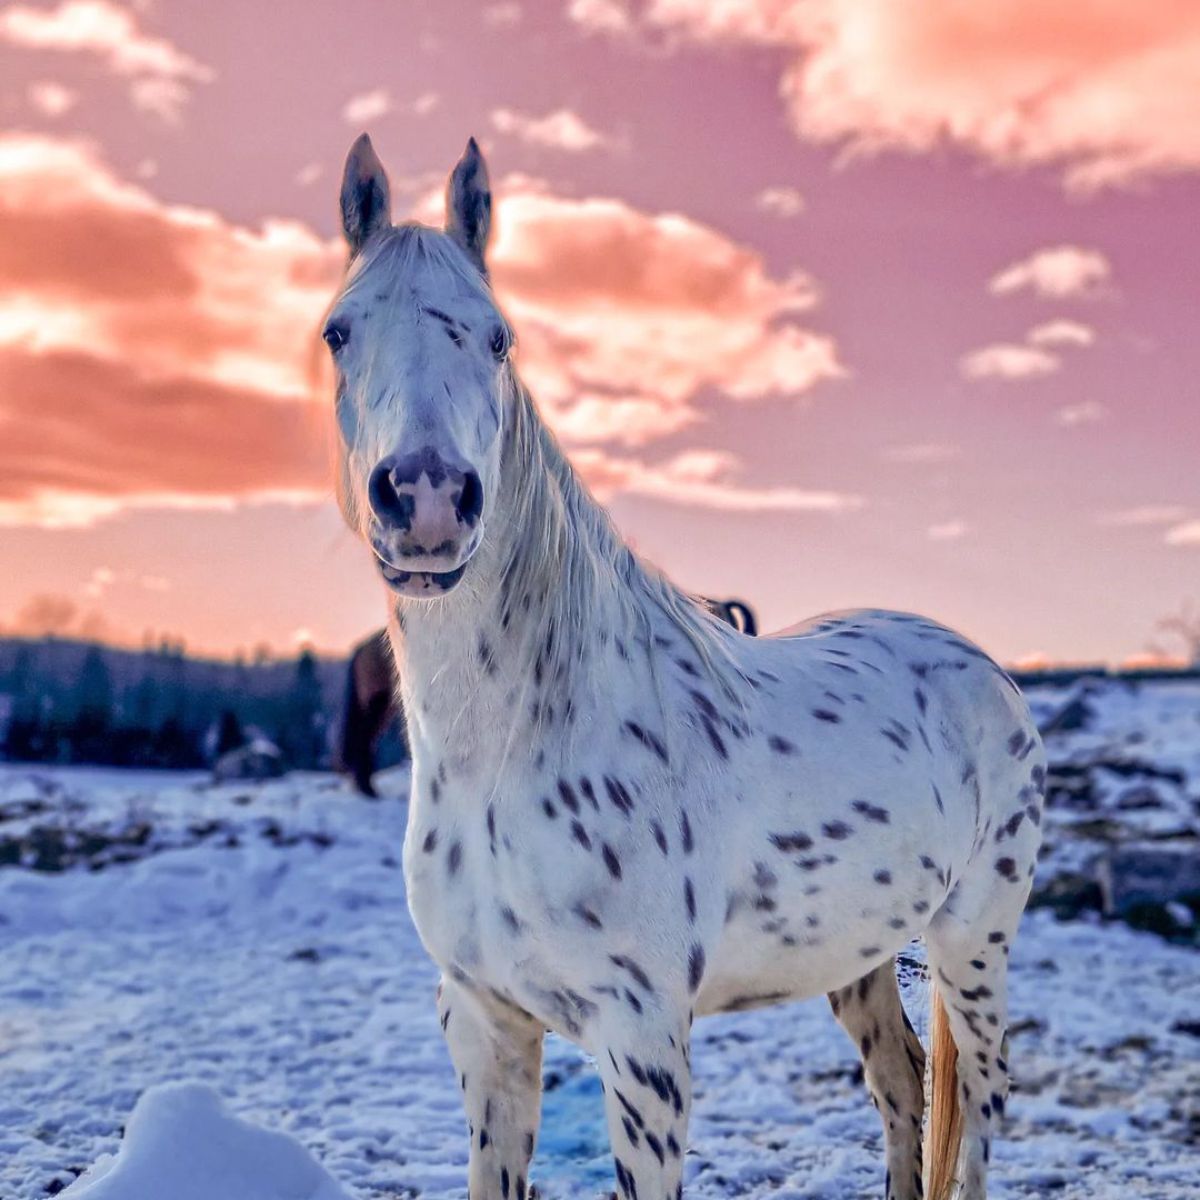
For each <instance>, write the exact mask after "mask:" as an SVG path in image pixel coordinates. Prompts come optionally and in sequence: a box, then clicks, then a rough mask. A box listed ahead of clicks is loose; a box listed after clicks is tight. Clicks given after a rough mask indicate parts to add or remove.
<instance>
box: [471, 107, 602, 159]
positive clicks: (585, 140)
mask: <svg viewBox="0 0 1200 1200" xmlns="http://www.w3.org/2000/svg"><path fill="white" fill-rule="evenodd" d="M491 120H492V125H493V127H494V128H495V129H497V130H498V131H499V132H500V133H505V134H509V135H510V136H512V137H515V138H517V139H518V140H519V141H522V142H525V143H526V144H527V145H530V146H541V147H543V148H547V149H552V150H565V151H567V152H568V153H569V154H581V153H583V152H584V151H587V150H597V149H600V148H602V147H607V146H611V145H613V142H612V139H611V138H609V137H607V136H606V135H605V134H603V133H601V132H600V131H599V130H597V129H593V128H592V127H591V126H590V125H589V124H588V123H587V122H586V121H585V120H584V119H583V118H582V117H580V116H579V115H578V114H577V113H574V112H572V111H571V110H570V109H569V108H560V109H556V110H555V111H554V112H552V113H547V114H546V115H545V116H544V117H531V116H529V115H527V114H526V113H519V112H515V111H514V110H513V109H511V108H497V109H495V110H494V111H493V112H492V115H491Z"/></svg>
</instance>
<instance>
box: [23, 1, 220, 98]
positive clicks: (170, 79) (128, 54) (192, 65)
mask: <svg viewBox="0 0 1200 1200" xmlns="http://www.w3.org/2000/svg"><path fill="white" fill-rule="evenodd" d="M0 41H5V42H8V43H9V44H10V45H14V46H20V47H22V48H25V49H29V50H40V51H47V50H51V51H59V52H63V53H71V54H89V55H92V56H94V57H96V58H98V59H100V60H101V61H102V62H103V63H104V64H105V66H106V67H107V68H108V69H109V70H110V71H111V72H112V73H113V74H115V75H119V76H123V77H125V78H127V79H129V80H130V84H129V89H130V96H131V98H132V100H133V102H134V104H135V105H136V106H137V107H139V108H142V109H145V110H146V111H149V112H154V113H156V114H157V115H158V116H160V117H162V118H164V119H165V120H168V121H174V120H177V119H178V117H179V112H180V109H181V108H182V107H183V105H184V104H185V103H186V101H187V99H188V97H189V96H190V94H191V86H192V85H193V84H196V83H209V82H211V81H212V79H213V77H214V74H213V71H212V69H211V68H210V67H207V66H205V65H204V64H203V63H200V62H197V61H196V59H194V58H192V57H191V55H189V54H185V53H184V52H183V51H182V50H180V49H179V48H178V47H177V46H175V45H174V44H173V43H172V42H170V41H169V40H167V39H166V38H161V37H155V36H153V35H151V34H148V33H146V32H145V31H144V30H143V29H142V28H141V27H140V25H139V23H138V19H137V17H136V16H135V15H134V14H133V13H132V12H130V11H129V10H128V9H126V8H122V7H120V6H118V5H116V4H112V3H109V0H60V2H59V4H58V5H57V7H54V8H37V7H34V6H32V5H28V4H19V3H18V4H10V5H9V6H8V7H7V8H5V9H4V10H3V11H0Z"/></svg>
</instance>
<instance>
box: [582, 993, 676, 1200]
mask: <svg viewBox="0 0 1200 1200" xmlns="http://www.w3.org/2000/svg"><path fill="white" fill-rule="evenodd" d="M605 1024H606V1029H605V1035H606V1036H605V1045H604V1047H603V1049H601V1050H600V1052H599V1054H598V1055H597V1058H598V1060H599V1066H600V1074H601V1078H602V1079H603V1080H604V1104H605V1111H606V1113H607V1115H608V1133H609V1138H610V1139H611V1142H612V1151H613V1159H614V1162H615V1164H616V1172H617V1187H618V1190H619V1194H620V1196H621V1197H623V1200H679V1197H680V1196H681V1195H682V1194H683V1184H682V1182H681V1180H682V1176H683V1153H684V1150H685V1149H686V1148H687V1123H688V1110H689V1109H690V1108H691V1101H692V1069H691V1060H690V1055H689V1049H688V1043H689V1024H690V1023H689V1021H688V1018H687V1015H686V1014H681V1015H675V1014H669V1015H666V1016H664V1015H662V1014H660V1015H652V1014H651V1012H650V1010H649V1007H647V1009H646V1011H644V1012H640V1013H634V1012H630V1013H628V1015H626V1014H624V1013H622V1014H620V1017H619V1018H618V1019H617V1020H615V1021H613V1022H606V1023H605Z"/></svg>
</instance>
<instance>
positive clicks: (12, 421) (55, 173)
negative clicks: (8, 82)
mask: <svg viewBox="0 0 1200 1200" xmlns="http://www.w3.org/2000/svg"><path fill="white" fill-rule="evenodd" d="M47 247H53V248H54V252H53V253H49V252H48V251H47ZM341 257H342V252H341V248H340V247H338V246H337V245H336V243H326V242H323V241H322V240H320V239H319V238H317V237H316V236H315V235H314V234H313V233H311V232H310V231H309V230H307V229H306V228H305V227H304V226H301V225H298V224H296V223H293V222H282V221H272V222H268V223H267V224H266V225H265V226H264V227H263V228H262V229H261V230H250V229H246V228H243V227H240V226H236V225H230V224H228V223H226V222H225V221H223V220H222V219H221V218H220V217H218V216H217V215H216V214H214V213H211V212H207V211H204V210H200V209H193V208H185V207H182V206H173V205H163V204H161V203H159V202H158V201H156V200H155V199H154V198H153V197H152V196H150V195H149V194H148V193H146V192H145V191H143V190H142V189H141V188H140V187H137V186H135V185H133V184H130V183H127V182H124V181H122V180H120V179H118V178H117V177H116V176H115V175H114V174H113V173H112V172H111V171H110V170H109V168H108V167H107V166H106V165H105V164H104V163H103V161H102V160H101V159H100V158H99V156H98V154H97V153H96V151H95V150H94V149H92V148H91V147H89V146H88V145H86V144H84V143H80V142H68V141H62V140H58V139H52V138H46V137H35V136H29V135H19V134H10V135H5V136H0V428H2V429H3V435H2V436H0V522H2V523H7V524H11V523H14V522H19V523H27V522H37V523H45V524H85V523H87V522H89V521H91V520H93V519H95V518H97V517H98V516H103V515H106V514H109V513H112V512H114V511H117V510H118V509H119V508H121V507H123V506H129V505H146V504H228V503H229V502H231V500H232V499H233V498H235V497H239V496H261V495H293V496H294V495H296V494H297V493H304V494H307V495H309V496H317V495H323V494H325V493H326V491H327V487H326V482H325V474H326V471H325V461H326V460H325V457H324V453H323V451H322V450H321V448H320V447H321V436H322V435H321V430H320V425H319V422H315V421H314V420H313V418H312V416H311V415H310V412H309V410H308V405H307V402H308V400H309V398H310V384H309V368H308V364H309V362H310V356H311V353H312V335H313V330H314V328H315V326H316V322H317V320H318V319H319V316H320V314H321V312H322V311H323V309H324V307H325V305H326V304H327V303H328V299H329V296H330V294H331V293H332V289H333V287H334V284H335V282H336V280H337V278H338V276H339V274H340V268H341Z"/></svg>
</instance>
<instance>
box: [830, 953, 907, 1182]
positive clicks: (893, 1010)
mask: <svg viewBox="0 0 1200 1200" xmlns="http://www.w3.org/2000/svg"><path fill="white" fill-rule="evenodd" d="M829 1003H830V1006H831V1007H832V1008H833V1015H834V1016H835V1017H836V1018H837V1020H838V1023H839V1024H840V1025H841V1027H842V1028H843V1029H844V1030H845V1031H846V1032H847V1033H848V1034H849V1035H850V1040H851V1041H852V1042H854V1044H855V1045H856V1046H857V1047H858V1052H859V1054H860V1055H861V1056H862V1063H863V1072H864V1074H865V1076H866V1081H867V1088H868V1090H869V1091H870V1093H871V1099H872V1101H873V1102H874V1104H875V1107H876V1108H877V1109H879V1116H880V1118H881V1119H882V1121H883V1136H884V1144H885V1146H886V1152H887V1183H886V1186H885V1188H884V1197H885V1200H918V1198H919V1197H920V1196H921V1195H922V1191H923V1189H922V1184H921V1117H922V1114H923V1112H924V1107H925V1096H924V1080H925V1052H924V1050H923V1049H922V1047H921V1039H920V1038H918V1037H917V1035H916V1033H915V1032H914V1031H913V1028H912V1026H911V1025H910V1024H909V1022H908V1018H907V1017H906V1016H905V1015H904V1008H903V1006H902V1005H901V1003H900V991H899V988H898V987H897V985H896V969H895V964H894V962H893V961H891V960H889V961H888V962H886V963H883V964H882V965H881V966H879V967H876V968H875V970H874V971H872V972H871V973H870V974H869V975H864V976H863V977H862V978H861V979H860V980H858V981H857V982H856V983H852V984H851V985H850V986H849V987H845V988H842V989H841V991H838V992H830V994H829Z"/></svg>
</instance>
